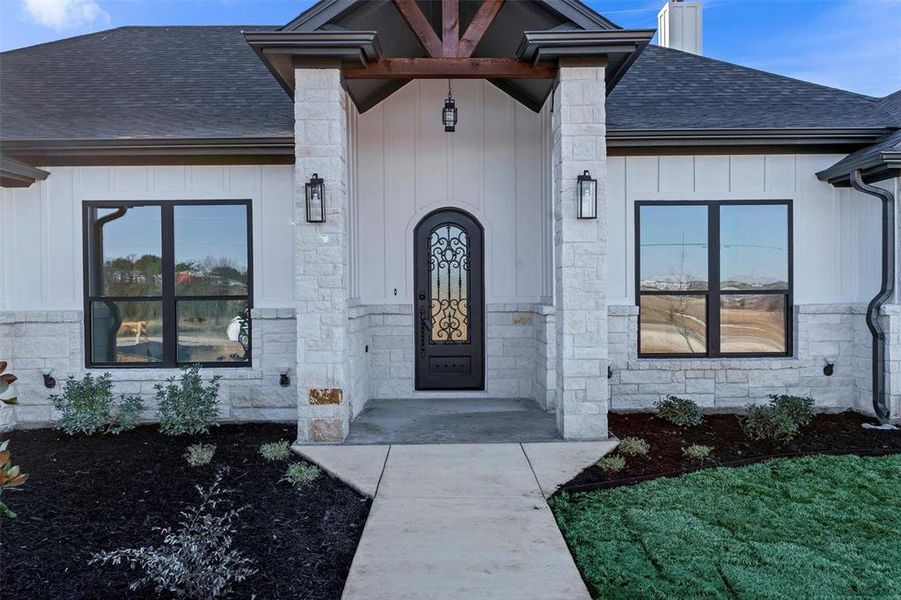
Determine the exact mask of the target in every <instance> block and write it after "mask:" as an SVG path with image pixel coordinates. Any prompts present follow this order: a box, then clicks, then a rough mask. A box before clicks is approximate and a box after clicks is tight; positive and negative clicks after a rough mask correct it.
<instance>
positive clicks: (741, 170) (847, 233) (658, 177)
mask: <svg viewBox="0 0 901 600" xmlns="http://www.w3.org/2000/svg"><path fill="white" fill-rule="evenodd" d="M841 158H842V156H840V155H824V154H820V155H788V154H774V155H769V154H767V155H763V154H761V155H732V156H707V155H703V156H702V155H698V156H629V157H622V156H617V157H611V158H609V159H608V161H607V177H608V179H607V218H608V222H609V228H610V229H609V232H608V240H609V246H608V252H609V263H608V264H609V286H610V287H609V303H610V304H634V302H635V296H634V288H635V202H636V201H641V200H763V199H773V200H792V206H793V221H794V301H795V304H833V303H865V302H867V301H869V299H870V298H872V296H873V295H874V294H875V293H876V292H877V291H878V290H879V283H880V253H879V252H880V238H879V232H880V231H881V229H880V215H881V212H880V210H881V209H880V204H879V202H878V201H877V200H876V199H875V198H873V197H871V196H866V195H864V194H860V193H858V192H855V191H853V190H850V189H847V188H834V187H832V186H830V185H828V184H826V183H823V182H821V181H819V180H818V179H817V178H816V172H817V171H820V170H822V169H824V168H826V167H828V166H829V165H831V164H833V163H835V162H836V161H838V160H839V159H841Z"/></svg>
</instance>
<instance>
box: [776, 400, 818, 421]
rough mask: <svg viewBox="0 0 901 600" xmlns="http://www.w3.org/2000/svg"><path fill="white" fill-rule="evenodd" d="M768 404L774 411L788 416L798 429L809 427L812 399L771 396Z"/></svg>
mask: <svg viewBox="0 0 901 600" xmlns="http://www.w3.org/2000/svg"><path fill="white" fill-rule="evenodd" d="M770 404H772V405H773V406H774V407H775V408H776V410H778V411H779V412H781V413H783V414H785V415H788V416H789V417H791V419H792V420H793V421H794V422H795V423H797V424H798V427H805V426H807V425H810V422H811V421H813V405H814V400H813V398H802V397H801V396H786V395H778V396H777V395H771V396H770Z"/></svg>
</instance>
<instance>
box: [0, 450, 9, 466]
mask: <svg viewBox="0 0 901 600" xmlns="http://www.w3.org/2000/svg"><path fill="white" fill-rule="evenodd" d="M8 462H9V450H2V451H0V466H3V465H5V464H6V463H8Z"/></svg>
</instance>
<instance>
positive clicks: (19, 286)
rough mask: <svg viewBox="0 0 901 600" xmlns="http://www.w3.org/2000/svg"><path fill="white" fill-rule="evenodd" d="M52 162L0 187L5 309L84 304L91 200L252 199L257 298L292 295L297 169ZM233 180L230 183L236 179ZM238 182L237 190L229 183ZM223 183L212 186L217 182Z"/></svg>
mask: <svg viewBox="0 0 901 600" xmlns="http://www.w3.org/2000/svg"><path fill="white" fill-rule="evenodd" d="M190 169H191V176H190V177H185V176H184V174H185V172H186V170H185V168H184V167H148V166H136V167H131V166H129V167H50V168H48V169H47V170H48V171H49V172H50V176H49V177H48V178H47V179H46V180H45V181H43V182H40V183H36V184H34V185H32V186H31V187H29V188H23V189H7V188H4V189H2V190H0V211H2V214H3V216H4V219H2V220H0V236H2V237H0V251H2V252H3V260H2V263H0V264H2V266H3V270H4V272H3V273H0V286H2V287H0V309H3V310H30V311H34V310H81V309H82V305H83V301H82V252H83V250H82V247H83V246H82V223H81V220H82V219H81V217H82V203H83V202H84V201H88V200H167V199H170V200H217V199H223V200H224V199H250V200H251V201H252V206H253V209H252V210H253V213H252V215H253V221H254V302H255V304H256V306H257V307H259V308H266V307H284V306H290V305H291V304H292V303H293V298H294V240H293V236H294V224H293V220H294V214H293V203H294V189H293V188H294V184H293V173H294V170H293V167H291V166H290V165H284V166H269V167H255V166H254V167H244V166H240V167H238V166H235V167H211V168H200V172H201V173H202V174H201V175H200V180H201V181H206V182H207V184H204V185H203V186H201V187H205V186H207V185H209V187H210V189H209V190H206V191H204V190H192V189H189V188H191V187H192V184H191V181H190V180H192V179H193V180H194V182H195V183H196V181H197V179H196V178H194V177H193V175H196V173H197V171H196V170H197V169H198V167H190ZM230 182H231V183H230ZM231 185H233V188H232V187H230V186H231ZM217 186H218V189H212V188H216V187H217Z"/></svg>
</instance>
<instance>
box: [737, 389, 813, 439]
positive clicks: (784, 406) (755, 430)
mask: <svg viewBox="0 0 901 600" xmlns="http://www.w3.org/2000/svg"><path fill="white" fill-rule="evenodd" d="M813 405H814V400H813V398H801V397H799V396H785V395H778V396H777V395H772V396H770V401H769V403H768V404H764V405H757V404H749V405H748V406H747V414H745V415H739V417H738V418H739V420H740V421H741V427H742V429H743V430H744V432H745V435H747V436H748V437H749V438H751V439H752V440H773V441H777V442H788V441H790V440H792V439H794V437H795V436H796V435H798V432H799V431H800V429H801V427H804V426H805V425H809V424H810V422H811V421H812V420H813Z"/></svg>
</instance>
